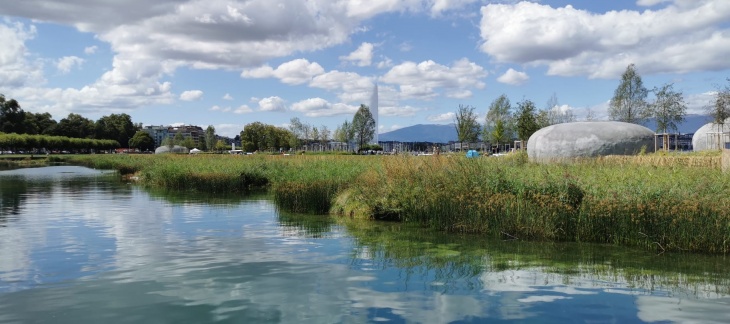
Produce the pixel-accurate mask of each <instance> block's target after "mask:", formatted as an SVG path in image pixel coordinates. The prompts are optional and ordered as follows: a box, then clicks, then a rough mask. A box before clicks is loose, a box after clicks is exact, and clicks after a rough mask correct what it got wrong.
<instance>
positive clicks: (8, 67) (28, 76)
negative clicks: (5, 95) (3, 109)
mask: <svg viewBox="0 0 730 324" xmlns="http://www.w3.org/2000/svg"><path fill="white" fill-rule="evenodd" d="M36 33H37V32H36V27H35V26H34V25H30V26H25V25H24V24H21V23H3V22H2V21H0V44H2V51H0V88H16V87H22V86H25V85H28V84H38V83H43V82H45V80H44V79H43V73H42V71H43V66H42V64H41V63H38V62H29V61H28V59H27V58H28V54H29V53H28V51H27V49H26V47H25V42H26V41H28V40H31V39H33V38H34V37H35V36H36Z"/></svg>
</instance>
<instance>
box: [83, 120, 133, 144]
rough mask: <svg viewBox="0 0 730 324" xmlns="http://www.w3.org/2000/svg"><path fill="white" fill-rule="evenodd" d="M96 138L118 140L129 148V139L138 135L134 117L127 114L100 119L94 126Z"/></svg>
mask: <svg viewBox="0 0 730 324" xmlns="http://www.w3.org/2000/svg"><path fill="white" fill-rule="evenodd" d="M94 128H95V134H96V138H98V139H111V140H116V141H117V142H119V143H121V144H122V145H123V146H127V145H128V143H129V139H130V138H132V136H134V134H135V133H137V130H138V129H137V127H136V126H135V125H134V123H132V117H130V116H129V115H127V114H111V115H109V116H104V117H101V118H99V120H97V121H96V124H95V125H94Z"/></svg>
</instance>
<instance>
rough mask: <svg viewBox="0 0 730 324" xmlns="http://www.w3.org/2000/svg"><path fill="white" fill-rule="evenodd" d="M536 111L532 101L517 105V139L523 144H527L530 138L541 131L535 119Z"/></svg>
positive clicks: (524, 101)
mask: <svg viewBox="0 0 730 324" xmlns="http://www.w3.org/2000/svg"><path fill="white" fill-rule="evenodd" d="M535 109H536V108H535V104H534V103H533V102H532V101H530V100H523V101H521V102H518V103H517V123H516V125H517V137H518V138H519V139H520V140H522V141H523V142H527V140H528V139H529V138H530V136H532V134H533V133H535V132H536V131H537V130H538V129H540V126H539V125H538V124H537V120H536V118H535ZM522 147H523V148H524V147H526V146H525V145H523V146H522Z"/></svg>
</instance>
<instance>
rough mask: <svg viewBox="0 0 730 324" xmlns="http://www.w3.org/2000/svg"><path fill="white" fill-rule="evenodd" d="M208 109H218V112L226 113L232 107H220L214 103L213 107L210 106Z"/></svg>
mask: <svg viewBox="0 0 730 324" xmlns="http://www.w3.org/2000/svg"><path fill="white" fill-rule="evenodd" d="M208 110H210V111H220V112H224V113H227V112H230V111H231V110H233V108H231V107H221V106H218V105H215V106H213V107H210V109H208Z"/></svg>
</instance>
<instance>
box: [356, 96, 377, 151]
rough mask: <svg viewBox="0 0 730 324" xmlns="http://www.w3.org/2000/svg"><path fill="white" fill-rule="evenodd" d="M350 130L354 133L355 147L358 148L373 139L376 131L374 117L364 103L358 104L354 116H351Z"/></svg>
mask: <svg viewBox="0 0 730 324" xmlns="http://www.w3.org/2000/svg"><path fill="white" fill-rule="evenodd" d="M350 131H351V132H352V134H353V135H354V138H355V142H356V143H357V147H359V148H360V149H362V147H363V146H365V144H368V143H369V142H370V141H372V140H373V138H374V137H375V131H376V130H375V119H374V118H373V115H372V113H371V112H370V108H368V106H366V105H364V104H361V105H360V109H358V110H357V113H355V117H353V118H352V124H351V128H350Z"/></svg>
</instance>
